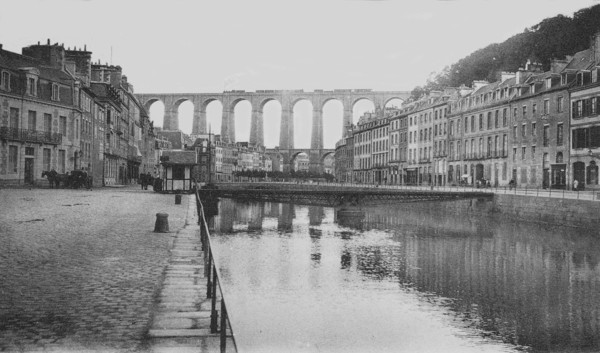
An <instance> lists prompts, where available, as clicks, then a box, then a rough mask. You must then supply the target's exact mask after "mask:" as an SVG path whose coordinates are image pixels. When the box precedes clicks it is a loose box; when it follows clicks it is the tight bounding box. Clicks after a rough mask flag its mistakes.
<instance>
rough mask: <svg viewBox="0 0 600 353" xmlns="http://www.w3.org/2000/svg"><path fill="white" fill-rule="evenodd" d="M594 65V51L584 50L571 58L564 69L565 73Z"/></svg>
mask: <svg viewBox="0 0 600 353" xmlns="http://www.w3.org/2000/svg"><path fill="white" fill-rule="evenodd" d="M593 65H594V51H593V50H592V49H586V50H582V51H580V52H578V53H577V54H575V55H574V56H573V59H571V61H569V63H568V64H567V66H566V67H565V71H579V70H586V69H589V68H590V67H592V66H593Z"/></svg>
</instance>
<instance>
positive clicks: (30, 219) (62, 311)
mask: <svg viewBox="0 0 600 353" xmlns="http://www.w3.org/2000/svg"><path fill="white" fill-rule="evenodd" d="M187 198H188V196H187V195H183V200H182V203H181V204H179V205H175V203H174V196H173V195H163V194H157V193H154V192H152V191H151V190H147V191H142V190H139V189H138V188H134V187H126V188H118V189H117V188H114V189H113V188H103V189H94V190H92V191H87V190H67V189H59V190H51V189H33V190H27V189H0V249H1V250H0V352H23V351H26V352H29V351H50V352H52V351H60V352H82V351H88V352H135V351H146V350H147V349H148V346H147V337H146V333H147V332H148V329H149V327H150V323H151V316H152V313H153V310H154V309H155V308H154V305H155V304H154V303H155V299H156V297H157V295H158V293H159V291H160V287H161V284H162V280H163V274H164V269H165V267H166V265H167V263H168V260H169V249H171V247H172V242H173V236H174V234H175V232H177V231H178V230H180V229H182V228H183V226H184V223H185V217H186V211H187V205H188V202H187ZM158 212H164V213H168V214H169V227H170V231H171V232H170V233H154V232H153V229H154V222H155V219H156V213H158Z"/></svg>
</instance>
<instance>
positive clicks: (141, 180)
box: [140, 173, 148, 190]
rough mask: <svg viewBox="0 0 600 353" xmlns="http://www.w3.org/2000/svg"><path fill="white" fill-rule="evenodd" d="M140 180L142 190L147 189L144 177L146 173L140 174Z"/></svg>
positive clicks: (146, 181)
mask: <svg viewBox="0 0 600 353" xmlns="http://www.w3.org/2000/svg"><path fill="white" fill-rule="evenodd" d="M140 182H141V183H142V190H147V188H148V180H147V179H146V174H143V173H142V174H140Z"/></svg>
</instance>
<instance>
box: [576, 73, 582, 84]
mask: <svg viewBox="0 0 600 353" xmlns="http://www.w3.org/2000/svg"><path fill="white" fill-rule="evenodd" d="M576 84H577V86H583V72H578V73H577V82H576Z"/></svg>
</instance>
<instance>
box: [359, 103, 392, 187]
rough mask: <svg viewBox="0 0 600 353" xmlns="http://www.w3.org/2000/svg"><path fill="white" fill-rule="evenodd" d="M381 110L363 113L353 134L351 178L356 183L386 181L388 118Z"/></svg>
mask: <svg viewBox="0 0 600 353" xmlns="http://www.w3.org/2000/svg"><path fill="white" fill-rule="evenodd" d="M382 114H383V112H381V111H379V112H373V113H365V114H363V115H362V116H361V117H360V118H359V120H358V123H357V124H356V129H355V130H354V134H353V140H354V141H353V144H354V153H353V154H354V167H353V179H354V182H357V183H378V184H381V183H387V173H388V156H389V136H388V134H389V120H388V118H387V117H384V116H382Z"/></svg>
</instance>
